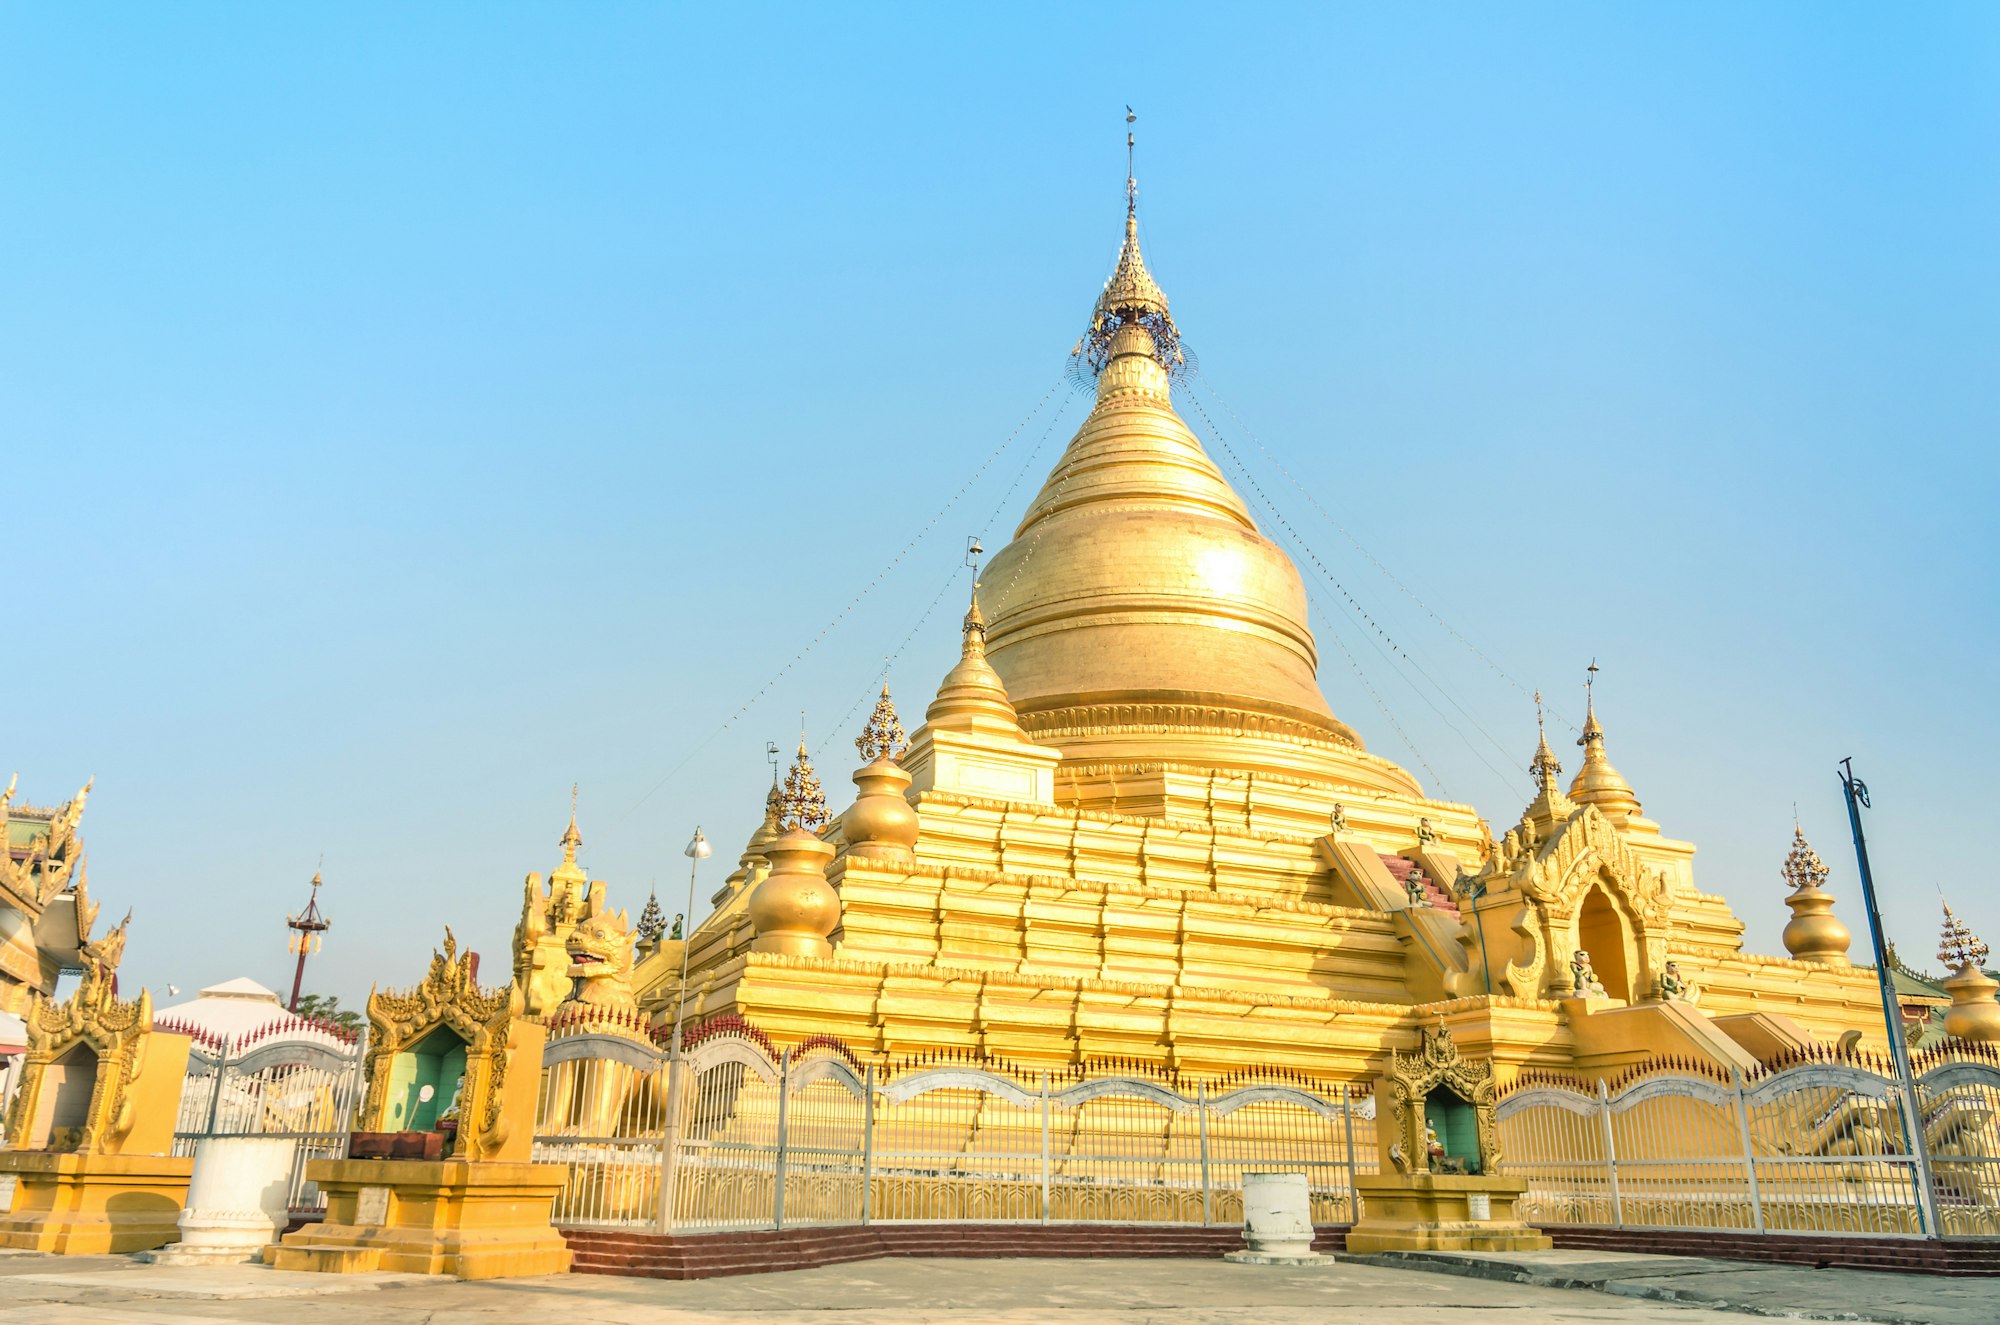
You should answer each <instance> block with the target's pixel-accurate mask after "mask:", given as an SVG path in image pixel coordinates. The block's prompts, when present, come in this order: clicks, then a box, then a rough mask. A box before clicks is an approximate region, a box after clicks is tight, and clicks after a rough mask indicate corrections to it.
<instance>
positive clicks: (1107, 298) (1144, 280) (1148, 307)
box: [1072, 106, 1188, 377]
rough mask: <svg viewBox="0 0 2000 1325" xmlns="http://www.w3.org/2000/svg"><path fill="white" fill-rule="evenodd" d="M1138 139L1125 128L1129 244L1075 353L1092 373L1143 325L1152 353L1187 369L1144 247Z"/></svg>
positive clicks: (1128, 112)
mask: <svg viewBox="0 0 2000 1325" xmlns="http://www.w3.org/2000/svg"><path fill="white" fill-rule="evenodd" d="M1138 118H1139V117H1138V116H1137V115H1135V114H1133V113H1132V108H1131V107H1130V106H1127V107H1126V108H1125V123H1126V124H1127V125H1130V124H1132V123H1134V122H1136V121H1137V120H1138ZM1136 141H1137V140H1136V139H1135V138H1134V136H1133V134H1132V131H1131V130H1130V129H1129V128H1128V129H1127V130H1126V131H1125V243H1124V245H1123V246H1122V247H1120V248H1119V250H1118V264H1117V266H1116V267H1114V268H1113V269H1112V272H1111V279H1110V280H1108V281H1106V282H1105V283H1104V293H1103V294H1101V295H1099V296H1098V298H1097V306H1096V307H1095V308H1094V309H1092V310H1091V317H1090V329H1089V330H1088V331H1086V332H1085V333H1084V334H1083V339H1082V340H1080V341H1078V342H1077V344H1076V349H1075V350H1074V351H1072V354H1073V355H1074V357H1075V358H1076V360H1077V361H1078V364H1079V366H1080V368H1081V369H1085V370H1087V371H1088V372H1089V374H1090V375H1091V376H1093V377H1094V376H1096V375H1098V374H1100V373H1102V372H1103V371H1104V369H1105V366H1106V365H1108V364H1109V363H1110V362H1111V360H1112V358H1113V357H1114V355H1113V352H1112V340H1113V338H1114V337H1116V336H1117V334H1118V332H1119V331H1121V330H1122V329H1124V328H1126V327H1131V326H1136V327H1140V328H1143V329H1144V330H1145V331H1146V332H1148V333H1149V334H1150V335H1151V337H1152V347H1151V348H1152V355H1153V358H1154V359H1156V360H1158V361H1159V364H1160V366H1161V367H1162V368H1165V369H1166V370H1167V372H1168V373H1169V374H1176V373H1180V372H1183V371H1185V370H1186V368H1187V367H1188V358H1187V353H1186V350H1185V348H1184V347H1183V346H1182V344H1181V333H1180V328H1179V327H1177V326H1175V325H1174V319H1173V314H1172V313H1170V312H1168V311H1167V296H1166V293H1165V291H1163V290H1161V289H1160V286H1159V283H1158V282H1157V281H1155V280H1154V279H1153V275H1152V273H1151V272H1149V271H1147V270H1146V259H1145V255H1144V254H1142V253H1141V252H1140V251H1139V179H1138V176H1137V174H1136V173H1135V172H1134V169H1133V152H1134V150H1135V144H1136Z"/></svg>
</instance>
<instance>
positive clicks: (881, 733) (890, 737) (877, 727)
mask: <svg viewBox="0 0 2000 1325" xmlns="http://www.w3.org/2000/svg"><path fill="white" fill-rule="evenodd" d="M909 745H910V737H909V733H907V732H905V731H904V730H903V724H902V723H901V722H900V721H898V720H897V718H896V705H895V703H894V702H893V701H892V700H891V699H890V698H889V686H888V683H887V682H884V683H883V685H882V698H880V699H878V700H876V701H875V711H874V712H873V713H870V714H869V715H868V725H867V726H866V727H863V728H862V729H861V735H859V736H857V737H855V738H854V748H855V749H857V750H859V751H860V752H861V760H862V762H863V763H867V764H872V763H874V762H875V761H876V760H878V759H888V760H892V761H893V760H894V759H895V758H896V757H897V756H898V755H901V754H902V753H903V751H904V750H906V749H908V748H909Z"/></svg>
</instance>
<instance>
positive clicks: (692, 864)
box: [672, 825, 715, 1062]
mask: <svg viewBox="0 0 2000 1325" xmlns="http://www.w3.org/2000/svg"><path fill="white" fill-rule="evenodd" d="M681 854H682V855H683V856H686V857H687V858H688V904H687V912H686V915H687V923H686V925H685V926H684V927H683V928H682V930H681V985H680V989H679V990H678V991H677V992H676V993H675V994H674V1043H673V1049H672V1059H673V1061H674V1062H679V1061H680V1057H681V1015H682V1014H683V1013H684V1012H685V1011H686V1010H687V987H688V949H690V948H692V947H693V946H694V876H695V871H696V870H697V869H699V868H700V866H701V862H702V861H704V860H707V859H708V858H709V857H710V856H712V855H714V854H715V851H714V848H712V847H710V846H709V845H708V839H707V838H705V837H703V836H702V835H701V827H700V826H699V825H696V827H695V830H694V837H693V838H692V839H690V840H689V842H688V844H687V847H686V849H685V850H683V851H682V852H681Z"/></svg>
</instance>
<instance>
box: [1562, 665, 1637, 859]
mask: <svg viewBox="0 0 2000 1325" xmlns="http://www.w3.org/2000/svg"><path fill="white" fill-rule="evenodd" d="M1584 670H1585V673H1586V676H1585V680H1584V683H1583V707H1584V716H1583V735H1581V736H1579V737H1577V738H1576V743H1577V744H1578V745H1580V746H1582V747H1583V767H1581V768H1579V769H1577V770H1576V778H1575V780H1573V781H1572V782H1571V783H1570V784H1569V798H1570V799H1571V800H1573V801H1575V802H1576V803H1577V804H1578V805H1595V806H1596V807H1597V808H1598V809H1599V810H1601V811H1602V812H1603V813H1604V814H1605V815H1606V816H1607V817H1608V818H1609V819H1610V820H1611V821H1612V822H1613V823H1616V824H1620V825H1623V824H1624V823H1626V822H1627V821H1628V820H1631V819H1636V818H1638V817H1639V797H1638V796H1637V795H1636V794H1635V793H1634V792H1633V790H1632V784H1631V783H1629V782H1627V781H1626V780H1625V775H1624V774H1623V773H1620V772H1619V771H1618V770H1617V769H1616V768H1613V767H1612V766H1611V760H1610V759H1609V758H1607V757H1606V756H1605V753H1604V728H1603V727H1601V726H1599V725H1598V721H1597V695H1596V688H1597V662H1596V660H1595V659H1592V660H1591V664H1590V666H1589V667H1587V668H1585V669H1584Z"/></svg>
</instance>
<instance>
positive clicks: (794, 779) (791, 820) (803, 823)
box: [778, 741, 826, 833]
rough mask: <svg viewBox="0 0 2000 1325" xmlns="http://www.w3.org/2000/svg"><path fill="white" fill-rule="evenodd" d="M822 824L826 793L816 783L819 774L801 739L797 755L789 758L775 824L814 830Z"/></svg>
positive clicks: (824, 817)
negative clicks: (814, 770)
mask: <svg viewBox="0 0 2000 1325" xmlns="http://www.w3.org/2000/svg"><path fill="white" fill-rule="evenodd" d="M825 823H826V792H825V790H824V789H822V788H821V787H820V785H819V774H817V773H815V772H813V766H812V758H811V757H810V756H809V755H807V754H806V743H805V742H804V741H800V742H799V755H798V758H797V759H795V760H793V761H792V769H791V772H789V773H787V774H785V787H784V790H783V791H781V792H779V793H778V826H779V827H780V828H799V829H803V830H804V831H806V832H808V833H817V832H818V831H819V830H820V828H821V826H822V825H824V824H825Z"/></svg>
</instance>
